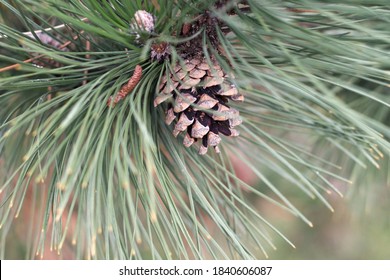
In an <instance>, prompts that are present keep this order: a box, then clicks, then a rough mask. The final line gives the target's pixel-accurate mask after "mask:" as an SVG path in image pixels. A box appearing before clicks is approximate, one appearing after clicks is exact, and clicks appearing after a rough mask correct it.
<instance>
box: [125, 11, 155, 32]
mask: <svg viewBox="0 0 390 280" xmlns="http://www.w3.org/2000/svg"><path fill="white" fill-rule="evenodd" d="M154 22H155V18H154V16H153V15H152V14H150V13H148V12H147V11H144V10H138V11H136V12H135V14H134V18H133V20H132V22H131V24H130V27H131V28H132V29H138V30H143V31H146V32H148V33H152V32H153V31H154Z"/></svg>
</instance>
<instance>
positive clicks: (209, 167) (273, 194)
mask: <svg viewBox="0 0 390 280" xmlns="http://www.w3.org/2000/svg"><path fill="white" fill-rule="evenodd" d="M141 2H143V3H141ZM0 3H1V4H2V5H1V6H0V8H1V12H2V13H1V15H7V16H8V15H12V16H13V17H14V18H15V19H18V20H17V21H16V20H15V21H10V20H6V19H5V18H2V16H1V15H0V32H1V33H0V46H1V48H0V49H1V50H0V68H1V69H2V70H3V71H2V73H1V74H0V75H1V76H0V103H1V104H2V108H1V109H0V120H1V123H0V167H1V168H0V170H1V173H0V175H1V177H0V178H1V180H0V203H1V205H2V207H1V208H0V226H1V229H0V236H1V238H0V240H1V241H0V242H1V246H0V248H1V251H2V252H1V254H2V255H1V257H7V256H9V255H8V254H9V252H8V251H9V248H8V247H7V246H6V242H7V241H9V240H10V234H9V232H10V230H11V229H17V224H18V222H17V220H16V221H15V219H14V218H15V217H19V218H18V220H21V221H22V222H25V221H31V222H30V223H29V230H28V237H27V240H28V244H27V245H28V249H27V250H26V251H27V255H26V256H24V257H25V258H34V257H36V255H38V256H41V257H46V256H47V254H48V252H47V248H51V249H52V250H53V251H56V253H58V254H59V255H60V256H62V257H64V258H85V259H103V258H120V259H147V258H148V259H150V258H151V259H160V258H162V259H209V258H215V259H229V258H234V259H251V258H263V257H264V256H265V257H267V256H268V254H269V253H268V252H269V251H270V249H274V248H275V243H277V242H276V241H277V239H278V238H279V239H282V240H284V241H286V244H289V245H291V246H294V245H293V243H294V240H291V241H290V240H289V239H288V237H287V236H285V235H284V232H282V231H281V230H280V229H279V228H278V227H276V226H275V225H274V224H276V222H277V221H274V220H270V219H269V217H268V215H267V213H266V212H265V211H264V208H262V206H263V205H274V206H275V207H276V208H277V209H279V211H281V212H283V213H285V214H286V215H290V216H296V217H298V218H299V219H301V220H302V221H304V222H305V223H306V224H307V225H309V226H312V225H313V224H315V222H316V221H313V220H311V219H310V218H309V217H307V215H306V213H305V211H304V209H301V208H300V207H299V206H298V205H299V198H306V197H307V198H310V199H317V200H318V201H319V202H321V203H322V204H323V205H325V206H326V207H328V208H329V209H330V210H331V211H333V206H332V203H331V202H330V200H329V197H330V194H331V193H336V194H338V195H340V196H342V194H343V193H342V191H340V189H338V188H337V184H335V182H343V183H347V184H352V181H354V184H355V185H356V184H357V182H356V181H359V180H356V173H357V172H358V171H357V170H361V169H359V168H362V167H363V168H367V169H371V168H370V166H373V167H374V169H375V168H379V167H381V166H384V167H386V166H387V161H388V155H389V151H390V143H389V141H388V140H389V136H390V129H389V126H388V123H389V122H388V120H389V104H390V99H389V95H388V85H389V76H388V65H390V61H389V57H388V47H387V46H388V43H389V38H390V36H389V35H390V34H389V30H388V21H387V20H386V19H387V18H389V14H390V10H389V9H388V7H387V4H386V3H385V2H383V1H370V4H367V3H366V2H365V1H353V3H352V2H350V1H349V2H348V1H347V2H346V3H343V4H339V3H333V2H329V1H328V2H321V1H320V2H319V1H303V2H301V3H300V4H296V2H294V1H196V3H193V2H192V1H168V0H166V1H125V2H123V3H122V2H120V1H82V2H80V1H76V0H70V1H45V4H44V5H39V4H37V3H35V2H31V1H26V0H15V1H1V2H0ZM139 11H146V12H147V13H148V14H144V15H146V16H147V18H148V20H149V22H147V23H148V24H146V22H145V21H144V20H143V19H141V18H139V17H136V16H135V15H136V13H137V12H139ZM146 12H145V13H146ZM129 15H131V16H130V17H129ZM148 15H150V17H149V16H148ZM5 22H6V23H5ZM13 22H14V24H13ZM16 23H17V24H16ZM42 36H47V38H50V40H48V41H45V40H41V39H40V38H42ZM48 42H51V43H48ZM65 47H66V50H65ZM195 58H196V59H198V60H199V59H200V60H199V61H197V62H196V63H195V61H194V60H193V59H195ZM191 61H192V62H191ZM190 64H191V65H192V66H194V68H199V69H200V70H202V69H201V68H202V67H204V70H202V71H204V72H201V71H198V72H196V73H194V72H193V73H189V72H190V71H189V70H188V71H185V70H186V68H187V67H190ZM11 65H12V66H11ZM15 65H18V66H17V67H16V66H15ZM192 66H191V67H192ZM140 69H141V70H140ZM175 69H176V70H175ZM181 70H183V76H180V75H182V73H181V72H180V71H181ZM141 72H142V77H141ZM132 75H134V76H133V78H130V80H129V77H131V76H132ZM191 75H192V76H191ZM218 75H220V76H218ZM179 76H180V77H179ZM195 76H196V77H195ZM217 76H218V77H219V78H217ZM221 80H223V82H221ZM206 81H207V82H206ZM189 82H192V83H193V84H192V85H191V87H189V88H188V89H183V88H181V87H182V86H183V87H184V86H186V85H188V83H189ZM202 82H204V84H202ZM208 83H210V84H208ZM211 84H213V85H211ZM170 85H172V89H170V88H169V90H167V92H166V93H167V94H165V93H164V90H163V88H164V87H167V88H168V87H170ZM173 85H174V86H173ZM224 86H227V87H226V88H224ZM211 87H213V88H212V89H213V91H212V92H210V91H206V89H207V88H211ZM183 90H187V91H188V92H185V91H183ZM130 92H131V94H129V93H130ZM110 96H114V103H115V104H116V106H115V107H113V106H110V107H109V106H107V100H109V98H110ZM115 96H117V97H115ZM156 97H157V98H158V99H156ZM244 97H245V100H244V102H241V103H237V102H233V101H235V99H236V101H237V100H241V101H242V100H243V99H244ZM119 99H120V102H118V101H119ZM200 100H202V102H204V103H202V104H201V103H199V102H200ZM179 101H180V102H179ZM191 102H192V103H191ZM187 103H188V104H187ZM190 103H191V104H190ZM110 104H111V103H110ZM159 104H160V105H159ZM154 105H159V106H158V107H156V108H155V107H154ZM179 105H180V106H179ZM187 105H188V106H187ZM218 105H219V107H218ZM222 105H223V106H225V107H222ZM175 106H178V107H180V108H181V109H180V110H179V109H177V110H176V112H174V113H175V114H177V116H179V114H180V116H184V115H186V116H187V117H188V116H189V112H190V111H191V112H192V111H195V112H201V113H199V114H200V115H199V116H197V115H196V117H195V119H196V120H197V121H198V122H199V123H200V122H201V121H203V119H204V118H206V119H207V118H208V117H211V118H212V116H214V118H212V120H210V122H209V123H207V124H205V123H203V124H202V127H200V128H204V127H206V128H208V129H210V131H211V130H212V129H213V125H215V126H218V125H219V126H220V127H219V128H218V129H219V130H218V129H217V130H216V131H215V130H214V131H213V133H214V134H215V135H218V137H219V138H216V137H217V136H215V135H213V134H211V133H210V132H209V131H207V132H206V133H208V134H203V133H200V131H203V130H201V129H199V125H198V124H197V127H196V128H195V130H196V129H199V130H198V132H199V133H198V134H196V133H195V136H197V137H195V136H193V135H192V136H191V134H190V136H189V138H188V139H187V140H188V141H189V140H194V142H193V143H191V145H193V146H191V147H189V148H187V147H185V146H188V145H185V146H184V145H183V144H182V143H181V142H183V140H185V137H187V136H184V135H181V134H180V132H181V131H183V132H188V130H185V129H188V128H189V127H190V128H191V129H194V127H195V124H194V125H192V124H188V125H187V124H186V126H184V125H183V123H181V125H182V127H181V128H180V129H183V130H178V131H175V128H177V127H179V126H177V127H176V125H177V123H178V122H179V118H177V119H178V120H177V121H174V118H173V119H172V121H174V122H173V123H174V124H173V125H171V126H169V125H167V124H166V123H165V120H164V118H165V117H164V115H165V114H166V111H167V110H168V111H169V109H170V108H175ZM183 106H187V107H186V108H184V107H183ZM213 106H217V107H218V108H216V109H215V110H214V109H213V108H214V107H213ZM226 108H228V109H226ZM226 111H228V112H230V113H233V112H234V114H233V115H234V116H237V115H238V113H237V112H239V116H240V118H241V119H242V124H241V121H238V118H235V117H234V118H233V117H232V114H230V115H224V114H226ZM195 114H197V113H195ZM173 116H174V117H176V115H173ZM206 116H208V117H206ZM183 118H184V117H183ZM190 119H191V118H190V117H188V120H190ZM222 122H225V123H224V124H222ZM233 123H234V125H233ZM238 123H240V125H239V126H237V131H240V135H239V136H237V135H238V133H232V131H233V130H232V127H233V126H235V125H238ZM204 131H206V130H204ZM172 132H173V133H174V135H175V136H177V137H175V136H174V135H173V134H172ZM222 132H224V133H222ZM184 134H185V133H184ZM232 134H234V135H235V136H237V137H234V138H233V137H225V136H224V135H232ZM204 135H212V137H214V138H210V136H207V137H208V138H207V139H206V137H205V136H204ZM196 139H198V140H197V141H196V142H195V140H196ZM205 139H206V140H208V141H209V142H208V143H207V141H206V140H205ZM210 139H211V140H212V139H214V140H215V141H214V142H212V141H211V142H210ZM216 139H218V141H216ZM220 139H222V140H220ZM199 142H201V143H200V144H198V143H199ZM205 142H206V144H205ZM217 142H218V146H216V145H214V144H215V143H217ZM185 143H188V142H185ZM211 143H214V144H211ZM202 145H203V146H202ZM205 145H206V146H205ZM208 145H209V146H212V147H219V148H218V149H217V148H215V151H217V152H220V153H215V152H214V150H211V149H210V150H209V151H208V152H207V153H204V150H202V153H204V154H205V155H203V156H201V155H199V154H198V149H197V148H199V147H200V148H202V147H206V148H207V147H208ZM194 146H195V147H197V148H193V147H194ZM240 168H241V171H240ZM384 169H386V168H384ZM242 170H244V171H242ZM360 172H361V171H360ZM376 172H378V171H376ZM383 172H385V173H386V170H385V171H383ZM352 179H355V180H352ZM313 207H317V205H313ZM16 231H17V230H16ZM287 235H288V233H287ZM275 240H276V241H275ZM67 252H68V253H67ZM66 254H69V255H66ZM271 257H272V255H271Z"/></svg>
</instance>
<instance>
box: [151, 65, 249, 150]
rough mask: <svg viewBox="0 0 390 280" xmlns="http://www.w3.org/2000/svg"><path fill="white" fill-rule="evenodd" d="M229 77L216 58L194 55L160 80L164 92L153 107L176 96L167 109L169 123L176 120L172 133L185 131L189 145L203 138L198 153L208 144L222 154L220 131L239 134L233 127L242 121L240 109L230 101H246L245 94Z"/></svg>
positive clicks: (234, 134)
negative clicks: (231, 105)
mask: <svg viewBox="0 0 390 280" xmlns="http://www.w3.org/2000/svg"><path fill="white" fill-rule="evenodd" d="M229 78H233V77H229V75H227V74H226V73H225V72H224V71H223V70H222V69H221V66H220V65H219V64H218V63H217V61H216V60H215V59H212V61H211V64H209V63H208V60H207V59H206V58H200V59H199V58H194V59H191V60H186V61H185V63H184V65H181V64H180V63H178V64H177V65H176V67H175V69H174V70H173V73H171V74H170V76H169V77H167V76H166V75H165V76H163V77H162V79H161V83H160V88H159V89H160V92H161V93H160V94H159V95H158V96H157V97H156V98H155V100H154V106H155V107H156V106H158V105H159V104H160V103H162V102H164V101H165V100H167V99H169V98H170V97H173V99H174V103H173V104H169V105H168V110H167V112H166V123H167V124H168V125H169V124H171V123H172V122H173V120H175V119H176V120H177V121H176V124H175V127H174V129H173V135H174V136H175V137H176V136H177V135H178V134H179V133H180V132H186V135H185V137H184V141H183V144H184V146H186V147H189V146H191V145H192V144H193V143H194V142H196V141H197V140H198V139H201V141H202V144H201V146H200V149H199V154H202V155H203V154H205V153H206V152H207V148H208V147H209V146H212V147H214V148H215V151H216V152H217V153H219V148H218V144H219V143H220V142H221V137H220V134H223V135H226V136H238V135H239V133H238V131H237V130H235V129H234V128H233V127H235V126H237V125H239V124H241V122H242V120H241V119H240V117H239V112H238V111H237V110H236V109H233V108H230V107H229V106H228V105H227V103H228V100H229V99H231V100H233V101H243V100H244V97H243V96H242V95H241V94H239V93H238V91H237V88H236V87H235V86H234V85H233V84H232V83H231V82H229Z"/></svg>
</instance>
